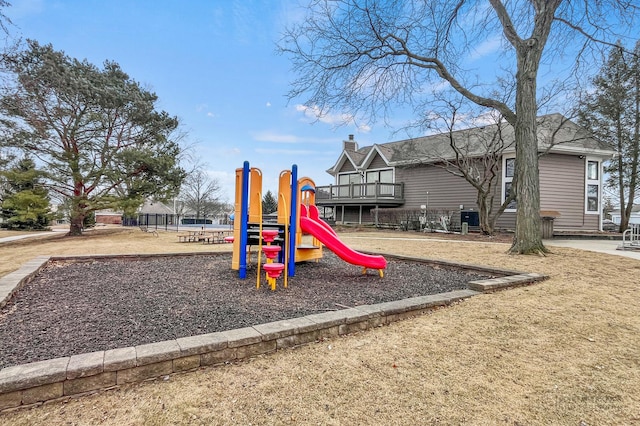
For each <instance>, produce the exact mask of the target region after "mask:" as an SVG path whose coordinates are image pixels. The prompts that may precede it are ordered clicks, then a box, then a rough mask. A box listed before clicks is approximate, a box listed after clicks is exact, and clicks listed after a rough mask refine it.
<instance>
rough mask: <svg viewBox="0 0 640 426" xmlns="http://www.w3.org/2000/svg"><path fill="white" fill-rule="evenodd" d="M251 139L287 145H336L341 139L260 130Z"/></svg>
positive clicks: (252, 133) (252, 134)
mask: <svg viewBox="0 0 640 426" xmlns="http://www.w3.org/2000/svg"><path fill="white" fill-rule="evenodd" d="M251 137H252V138H253V140H254V141H256V142H273V143H285V144H302V145H307V144H316V145H317V144H336V143H337V142H339V140H338V139H339V138H338V137H336V138H314V137H308V136H296V135H293V134H288V133H279V132H277V131H274V130H260V131H257V132H251Z"/></svg>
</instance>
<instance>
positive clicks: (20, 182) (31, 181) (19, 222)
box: [2, 158, 53, 229]
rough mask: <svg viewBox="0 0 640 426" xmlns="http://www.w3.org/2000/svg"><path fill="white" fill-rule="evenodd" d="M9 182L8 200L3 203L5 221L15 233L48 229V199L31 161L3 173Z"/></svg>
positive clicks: (25, 160) (25, 159) (19, 162)
mask: <svg viewBox="0 0 640 426" xmlns="http://www.w3.org/2000/svg"><path fill="white" fill-rule="evenodd" d="M2 174H3V176H4V177H5V178H6V181H7V186H8V188H7V196H6V197H5V198H4V200H3V201H2V217H3V218H4V219H5V220H6V221H7V226H8V227H10V228H16V229H45V228H46V227H47V226H49V224H50V222H51V218H52V216H53V215H52V213H51V210H50V208H49V196H48V193H47V190H46V189H45V188H44V186H43V185H42V183H41V180H42V172H40V171H38V170H37V169H36V166H35V163H34V162H33V160H31V159H29V158H23V159H22V160H20V161H18V163H17V164H16V165H15V167H13V168H10V169H9V170H7V171H5V172H3V173H2Z"/></svg>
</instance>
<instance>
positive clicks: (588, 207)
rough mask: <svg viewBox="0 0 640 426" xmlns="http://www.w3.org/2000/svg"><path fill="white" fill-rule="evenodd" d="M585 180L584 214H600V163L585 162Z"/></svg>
mask: <svg viewBox="0 0 640 426" xmlns="http://www.w3.org/2000/svg"><path fill="white" fill-rule="evenodd" d="M586 167H587V168H586V176H585V177H586V179H585V213H589V214H598V213H599V212H600V162H599V161H596V160H587V165H586Z"/></svg>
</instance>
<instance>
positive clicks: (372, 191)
mask: <svg viewBox="0 0 640 426" xmlns="http://www.w3.org/2000/svg"><path fill="white" fill-rule="evenodd" d="M365 178H366V183H367V195H368V196H373V195H376V185H375V184H376V183H379V184H380V185H378V191H379V192H378V195H380V196H392V195H393V185H384V184H393V170H392V169H385V170H368V171H367V173H366V175H365Z"/></svg>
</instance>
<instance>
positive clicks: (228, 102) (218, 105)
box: [5, 0, 391, 202]
mask: <svg viewBox="0 0 640 426" xmlns="http://www.w3.org/2000/svg"><path fill="white" fill-rule="evenodd" d="M10 2H11V4H12V6H11V7H9V8H7V9H6V10H5V13H6V15H7V16H8V17H9V18H10V19H11V20H12V21H13V23H14V24H15V27H13V28H11V33H12V35H15V36H21V37H23V38H31V39H35V40H37V41H38V42H40V43H41V44H47V43H51V44H52V45H53V47H54V48H55V49H56V50H62V51H64V52H65V53H66V54H67V55H69V56H71V57H75V58H78V59H85V58H86V59H87V60H89V61H90V62H92V63H94V64H96V65H101V64H102V63H103V62H104V60H106V59H109V60H113V61H115V62H117V63H119V64H120V66H121V67H122V69H123V70H124V71H125V72H127V73H128V74H129V75H130V76H131V77H132V78H133V79H135V80H136V81H139V82H141V83H142V84H144V85H145V87H147V88H149V89H151V90H152V91H154V92H155V93H156V94H157V95H158V96H159V103H158V106H159V108H161V109H163V110H165V111H167V112H168V113H170V114H172V115H176V116H178V117H179V118H180V120H181V122H182V125H183V130H185V131H187V132H188V139H187V141H186V142H187V144H189V145H191V146H192V148H191V149H192V150H193V152H194V153H195V155H196V156H197V157H198V158H199V159H200V160H201V161H202V162H203V163H206V164H208V167H207V170H208V172H209V173H210V175H211V176H212V177H214V178H216V179H218V181H219V182H220V183H221V185H223V187H224V191H223V194H224V197H225V198H226V199H227V201H229V202H233V193H234V192H233V191H234V173H235V169H236V168H238V167H242V164H243V162H244V161H245V160H247V161H249V162H250V163H251V166H254V167H258V168H260V169H261V170H262V172H263V175H264V183H263V192H266V190H267V189H270V190H272V191H274V192H275V191H277V176H278V174H279V172H280V171H281V170H284V169H290V168H291V165H292V164H297V165H298V173H299V174H300V175H304V176H309V177H311V178H312V179H314V180H315V181H316V184H318V185H323V184H329V183H332V178H331V176H330V175H328V174H327V173H326V172H325V170H326V169H328V168H329V167H331V166H332V165H333V163H334V162H335V160H336V159H337V158H338V156H339V154H340V152H341V150H342V140H344V139H346V138H347V137H348V135H349V134H354V135H355V138H356V140H357V141H358V142H359V144H360V146H364V145H369V144H372V143H383V142H388V141H389V140H390V139H389V138H390V133H391V130H390V129H388V128H385V127H384V126H382V125H381V126H379V127H373V128H364V129H359V128H356V127H355V126H353V125H347V126H343V127H336V126H337V124H338V117H331V116H329V117H326V118H324V119H323V120H322V121H320V122H315V123H314V121H315V117H313V115H312V114H310V112H309V111H306V110H305V109H304V108H302V107H301V102H302V101H301V100H295V101H291V102H289V101H288V100H287V98H286V94H287V91H288V83H289V82H290V81H291V79H292V76H291V74H290V63H289V61H288V59H287V58H286V57H285V56H281V55H278V54H277V53H276V52H275V44H276V42H277V40H278V39H279V37H280V34H281V33H282V30H283V28H284V26H285V25H286V24H287V23H288V22H291V20H293V19H296V17H298V16H300V15H301V14H302V13H303V11H302V10H301V9H300V8H299V6H298V0H280V1H278V0H209V1H206V0H192V1H169V0H152V1H148V0H136V1H133V0H109V1H98V0H10Z"/></svg>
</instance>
